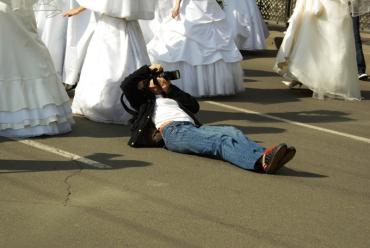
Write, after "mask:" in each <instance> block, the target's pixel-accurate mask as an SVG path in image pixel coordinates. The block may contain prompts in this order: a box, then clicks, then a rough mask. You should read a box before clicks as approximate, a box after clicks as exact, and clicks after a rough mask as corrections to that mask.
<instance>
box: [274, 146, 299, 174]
mask: <svg viewBox="0 0 370 248" xmlns="http://www.w3.org/2000/svg"><path fill="white" fill-rule="evenodd" d="M296 152H297V151H296V149H295V147H293V146H290V147H288V148H287V150H286V153H285V154H284V156H283V157H282V159H281V160H280V163H279V165H278V166H276V167H275V172H274V173H276V172H277V171H278V170H280V169H281V168H282V167H283V166H284V165H285V164H286V163H288V162H289V161H290V160H292V159H293V158H294V156H295V154H296Z"/></svg>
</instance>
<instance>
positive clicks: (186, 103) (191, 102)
mask: <svg viewBox="0 0 370 248" xmlns="http://www.w3.org/2000/svg"><path fill="white" fill-rule="evenodd" d="M167 97H168V98H172V99H174V100H176V101H177V102H178V103H180V104H181V105H182V106H183V107H185V108H187V109H188V110H189V111H191V112H192V113H194V114H195V113H197V112H198V111H199V103H198V101H197V100H196V99H195V98H194V97H192V96H191V95H190V94H188V93H186V92H184V91H182V90H180V89H179V88H177V87H176V86H175V85H173V84H171V85H170V86H169V89H168V91H167Z"/></svg>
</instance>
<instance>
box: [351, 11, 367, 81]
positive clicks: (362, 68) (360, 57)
mask: <svg viewBox="0 0 370 248" xmlns="http://www.w3.org/2000/svg"><path fill="white" fill-rule="evenodd" d="M352 21H353V32H354V36H355V46H356V61H357V70H358V73H359V74H362V73H365V72H366V62H365V58H364V52H363V50H362V41H361V37H360V17H359V16H356V17H352Z"/></svg>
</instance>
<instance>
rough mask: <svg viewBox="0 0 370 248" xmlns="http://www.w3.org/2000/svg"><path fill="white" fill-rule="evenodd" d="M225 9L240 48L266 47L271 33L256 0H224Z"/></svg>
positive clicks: (258, 48) (257, 48)
mask: <svg viewBox="0 0 370 248" xmlns="http://www.w3.org/2000/svg"><path fill="white" fill-rule="evenodd" d="M224 11H225V13H226V18H227V20H228V23H229V28H230V30H231V31H232V36H233V38H234V40H235V43H236V45H237V47H238V48H239V49H240V50H261V49H266V39H267V37H268V36H269V34H270V33H269V31H268V29H267V26H266V24H265V22H264V20H263V17H262V15H261V12H260V10H259V8H258V6H257V4H256V1H255V0H224Z"/></svg>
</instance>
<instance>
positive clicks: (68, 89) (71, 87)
mask: <svg viewBox="0 0 370 248" xmlns="http://www.w3.org/2000/svg"><path fill="white" fill-rule="evenodd" d="M63 85H64V89H65V90H66V91H67V92H69V91H71V90H74V89H75V88H76V86H77V84H74V85H70V84H63Z"/></svg>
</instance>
